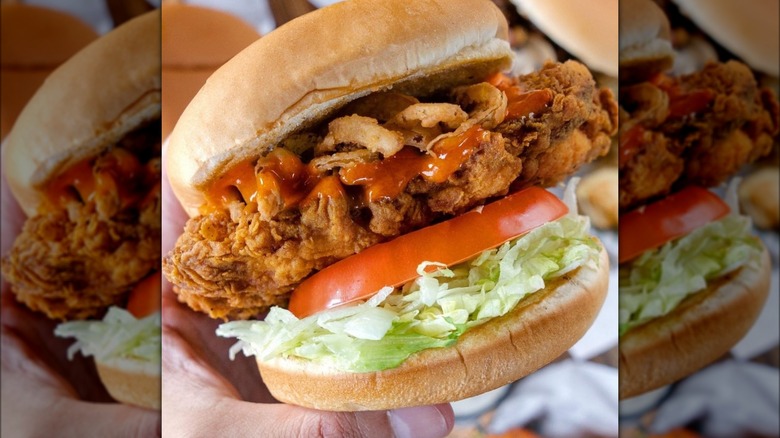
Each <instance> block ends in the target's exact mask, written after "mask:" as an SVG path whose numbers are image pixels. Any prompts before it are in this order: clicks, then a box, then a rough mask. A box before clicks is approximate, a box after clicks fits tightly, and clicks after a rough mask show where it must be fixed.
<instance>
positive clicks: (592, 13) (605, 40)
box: [512, 0, 618, 77]
mask: <svg viewBox="0 0 780 438" xmlns="http://www.w3.org/2000/svg"><path fill="white" fill-rule="evenodd" d="M512 2H513V3H515V4H516V5H517V6H518V9H519V10H520V11H521V12H522V13H524V14H526V15H528V18H529V19H530V20H531V21H532V22H533V23H534V24H535V25H536V26H538V27H539V29H541V30H542V31H543V32H544V33H545V34H546V35H547V36H549V37H550V38H552V39H553V40H554V41H555V42H556V43H558V44H559V45H560V46H561V47H563V48H564V49H566V50H567V51H568V52H570V53H571V54H573V55H574V56H576V57H577V58H579V59H580V60H582V62H584V63H585V64H587V65H588V67H590V68H592V69H593V70H597V71H599V72H601V73H604V74H606V75H609V76H612V77H617V75H618V39H617V34H618V0H593V1H587V2H582V1H571V0H512Z"/></svg>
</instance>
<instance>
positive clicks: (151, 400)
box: [95, 361, 161, 410]
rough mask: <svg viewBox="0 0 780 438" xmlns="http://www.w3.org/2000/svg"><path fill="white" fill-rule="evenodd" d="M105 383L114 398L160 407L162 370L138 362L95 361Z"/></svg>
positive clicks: (119, 400) (121, 401)
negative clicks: (151, 368)
mask: <svg viewBox="0 0 780 438" xmlns="http://www.w3.org/2000/svg"><path fill="white" fill-rule="evenodd" d="M95 365H96V367H97V371H98V375H100V380H101V381H102V382H103V385H104V386H105V387H106V389H107V390H108V393H109V394H111V397H113V398H114V400H116V401H118V402H120V403H125V404H128V405H134V406H140V407H142V408H147V409H155V410H159V409H160V397H161V396H160V371H159V369H157V370H150V369H148V366H143V365H140V364H139V363H138V362H133V361H122V362H111V363H105V362H97V361H96V362H95Z"/></svg>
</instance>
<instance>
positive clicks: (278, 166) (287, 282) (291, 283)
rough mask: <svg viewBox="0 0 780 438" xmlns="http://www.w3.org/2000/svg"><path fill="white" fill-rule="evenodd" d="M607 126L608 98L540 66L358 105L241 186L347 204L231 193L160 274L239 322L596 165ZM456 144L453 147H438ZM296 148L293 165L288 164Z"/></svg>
mask: <svg viewBox="0 0 780 438" xmlns="http://www.w3.org/2000/svg"><path fill="white" fill-rule="evenodd" d="M616 129H617V105H616V103H615V101H614V100H613V98H612V94H611V92H610V91H608V90H606V89H605V90H599V89H597V88H596V86H595V83H594V81H593V78H592V76H591V74H590V72H589V71H588V70H587V69H586V68H585V67H584V66H583V65H581V64H579V63H577V62H566V63H563V64H554V63H550V64H547V65H546V66H545V67H544V68H543V69H542V70H540V71H538V72H535V73H532V74H529V75H527V76H522V77H520V78H517V79H510V78H507V77H505V76H494V77H491V78H489V79H487V82H483V83H478V84H475V85H471V86H464V87H459V88H456V89H454V90H452V92H451V93H449V94H445V95H437V96H433V97H430V98H426V100H425V101H424V102H420V101H419V100H418V99H417V98H415V97H412V96H408V95H402V94H400V93H384V94H378V95H377V94H374V95H369V96H367V97H365V98H362V99H361V100H357V101H355V102H352V103H351V104H349V105H348V106H347V107H346V108H344V109H342V110H341V111H340V112H339V113H338V114H336V115H335V116H334V117H333V118H331V119H330V120H328V121H326V123H323V124H321V125H320V126H318V127H315V128H314V129H311V130H309V131H307V132H305V133H299V134H298V135H296V136H294V137H293V140H290V141H286V142H285V144H282V145H279V146H277V148H275V149H274V150H273V151H272V152H270V153H269V154H268V155H267V156H265V157H263V158H260V159H259V160H255V161H254V162H251V163H248V165H247V170H246V171H247V172H248V174H249V175H250V177H255V178H259V180H264V181H271V183H272V184H278V180H277V179H274V178H272V177H271V175H272V174H273V175H276V176H279V174H281V172H282V170H283V169H289V168H290V167H295V168H298V169H299V173H306V172H308V173H307V175H310V176H309V177H308V179H305V180H302V181H300V182H299V184H300V185H306V184H309V182H307V181H310V180H312V179H313V180H316V181H317V182H316V184H318V185H317V188H318V190H317V191H318V192H319V193H322V192H323V191H326V192H327V191H330V193H343V194H345V195H346V196H305V195H304V194H301V195H300V196H298V197H297V198H296V197H295V196H293V195H286V194H284V191H282V195H281V196H279V195H277V194H273V193H271V194H269V195H268V196H262V194H261V193H259V192H258V197H257V198H251V199H247V198H248V196H242V194H239V193H238V192H240V191H241V188H240V187H239V188H238V189H236V187H232V190H233V192H234V195H235V196H234V198H233V200H232V201H230V202H227V203H225V204H224V208H223V209H214V208H211V209H202V211H201V214H200V215H198V216H195V217H193V218H191V219H190V220H189V221H188V222H187V225H186V227H185V230H184V233H183V234H182V236H181V237H180V238H179V240H178V242H177V244H176V247H175V249H174V250H173V251H172V252H171V253H170V254H169V255H168V256H167V257H166V258H165V259H164V260H163V270H164V273H165V275H166V276H167V277H168V279H170V280H171V281H172V282H173V283H174V285H175V291H176V292H177V293H178V294H179V299H180V300H181V301H183V302H185V303H187V304H188V305H189V306H190V307H192V308H193V309H196V310H199V311H202V312H205V313H207V314H209V315H210V316H211V317H213V318H248V317H251V316H253V315H256V314H257V313H259V312H262V311H264V310H265V309H267V308H268V307H270V306H272V305H277V304H284V303H286V301H287V300H288V298H289V294H290V292H291V291H292V290H293V289H294V287H295V286H296V285H297V284H298V283H299V282H300V281H301V280H303V279H304V278H306V277H307V276H309V275H310V274H312V273H313V272H314V271H316V270H319V269H322V268H323V267H325V266H327V265H329V264H332V263H334V262H335V261H337V260H340V259H343V258H345V257H348V256H350V255H352V254H355V253H357V252H360V251H361V250H363V249H365V248H367V247H369V246H371V245H374V244H376V243H379V242H382V241H386V240H389V239H391V238H393V237H396V236H398V235H400V234H403V233H406V232H409V231H411V230H414V229H417V228H420V227H423V226H426V225H429V224H431V223H433V222H436V221H439V220H442V219H445V218H447V217H450V216H452V215H454V214H458V213H462V212H464V211H466V210H468V209H471V208H473V207H475V206H477V205H481V204H483V203H484V202H485V201H486V200H488V199H489V198H491V197H495V196H501V195H505V194H506V193H507V192H508V191H509V190H510V186H511V187H513V188H515V187H523V186H529V185H534V184H536V185H546V186H550V185H553V184H555V183H557V182H559V181H561V180H562V179H563V178H564V177H565V176H566V175H568V174H570V173H572V172H573V171H574V170H575V169H577V168H578V167H579V166H581V165H582V164H584V163H587V162H589V161H591V160H593V159H594V158H596V157H598V156H600V155H604V154H606V152H607V150H608V148H609V145H610V136H611V135H612V134H614V133H615V131H616ZM463 138H467V139H469V140H462V139H463ZM455 139H458V140H457V141H462V142H461V143H458V144H449V143H454V141H455ZM448 142H449V143H448ZM287 143H289V144H287ZM467 143H468V144H467ZM442 148H447V151H448V153H450V152H452V151H453V150H457V151H459V152H460V154H459V155H458V156H459V157H460V158H458V160H459V161H454V162H455V165H454V166H453V167H452V168H451V169H449V171H447V172H446V173H444V174H443V175H442V174H437V175H431V174H426V173H425V172H426V171H425V170H422V168H419V169H418V168H417V167H415V166H419V164H420V163H421V162H423V161H425V160H436V158H435V156H437V154H438V156H439V157H440V158H439V159H440V162H437V164H436V168H437V169H439V171H440V170H441V169H443V168H445V167H447V166H446V163H447V162H451V161H452V160H453V159H452V158H441V157H446V156H448V155H447V153H445V154H442V153H441V149H442ZM301 150H307V152H303V153H301V156H302V157H303V161H304V162H306V161H308V163H306V164H304V163H303V162H301V161H300V160H299V159H298V158H297V157H298V155H297V154H298V153H300V151H301ZM286 151H295V154H293V153H290V152H286ZM296 166H298V167H296ZM380 168H383V169H382V172H378V169H380ZM414 169H417V170H414ZM381 175H389V176H390V178H391V181H385V180H383V179H382V177H381ZM282 179H283V178H282ZM234 180H235V178H234ZM226 193H227V192H226ZM302 193H303V192H302ZM221 199H225V196H223V197H222V198H221Z"/></svg>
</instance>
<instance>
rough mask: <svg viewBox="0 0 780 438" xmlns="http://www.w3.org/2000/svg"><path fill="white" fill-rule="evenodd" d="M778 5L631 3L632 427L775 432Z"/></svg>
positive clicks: (627, 348) (624, 246)
mask: <svg viewBox="0 0 780 438" xmlns="http://www.w3.org/2000/svg"><path fill="white" fill-rule="evenodd" d="M779 12H780V11H778V3H777V2H772V1H768V2H767V1H760V0H758V1H745V2H733V1H711V2H702V1H695V0H692V1H691V0H667V1H640V0H621V1H620V74H619V76H620V91H619V98H618V100H619V104H620V128H619V136H620V140H619V144H620V149H619V154H618V155H619V169H620V176H619V178H620V179H619V193H620V198H619V199H620V229H619V239H620V244H619V247H620V248H619V263H620V267H619V303H620V308H619V317H620V366H619V369H620V398H621V408H620V414H621V434H625V435H626V436H644V435H642V434H647V433H650V434H667V433H688V434H693V435H701V436H745V435H748V436H752V435H758V436H777V434H778V433H779V431H778V428H780V423H779V420H778V414H777V409H778V405H777V403H778V402H777V400H778V366H779V365H780V363H778V340H779V339H780V334H779V333H778V331H780V329H779V328H778V297H777V290H778V284H777V272H778V268H777V266H778V253H777V248H778V207H777V206H778V202H779V199H778V198H779V196H778V184H777V181H778V143H779V142H778V129H779V128H778V126H779V125H780V120H779V119H778V117H779V116H778V114H779V111H778V98H777V96H778V65H779V64H778V63H779V62H780V59H779V54H780V49H778V40H780V34H779V32H780V30H779V26H778V20H779V19H780V18H779V17H780V14H779Z"/></svg>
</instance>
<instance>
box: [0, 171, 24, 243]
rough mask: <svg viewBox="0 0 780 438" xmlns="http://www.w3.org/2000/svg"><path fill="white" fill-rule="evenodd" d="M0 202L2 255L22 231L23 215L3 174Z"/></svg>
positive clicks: (0, 182) (0, 184)
mask: <svg viewBox="0 0 780 438" xmlns="http://www.w3.org/2000/svg"><path fill="white" fill-rule="evenodd" d="M0 202H1V203H2V204H0V214H2V223H3V226H2V227H0V229H1V230H2V236H0V254H2V255H4V254H6V253H7V252H8V250H9V249H11V245H12V244H13V243H14V239H15V238H16V236H17V235H18V234H19V232H20V231H21V230H22V225H23V224H24V213H23V212H22V208H21V207H19V203H18V202H16V199H15V198H14V197H13V195H12V194H11V190H10V188H9V187H8V181H6V179H5V174H3V175H2V177H0Z"/></svg>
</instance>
